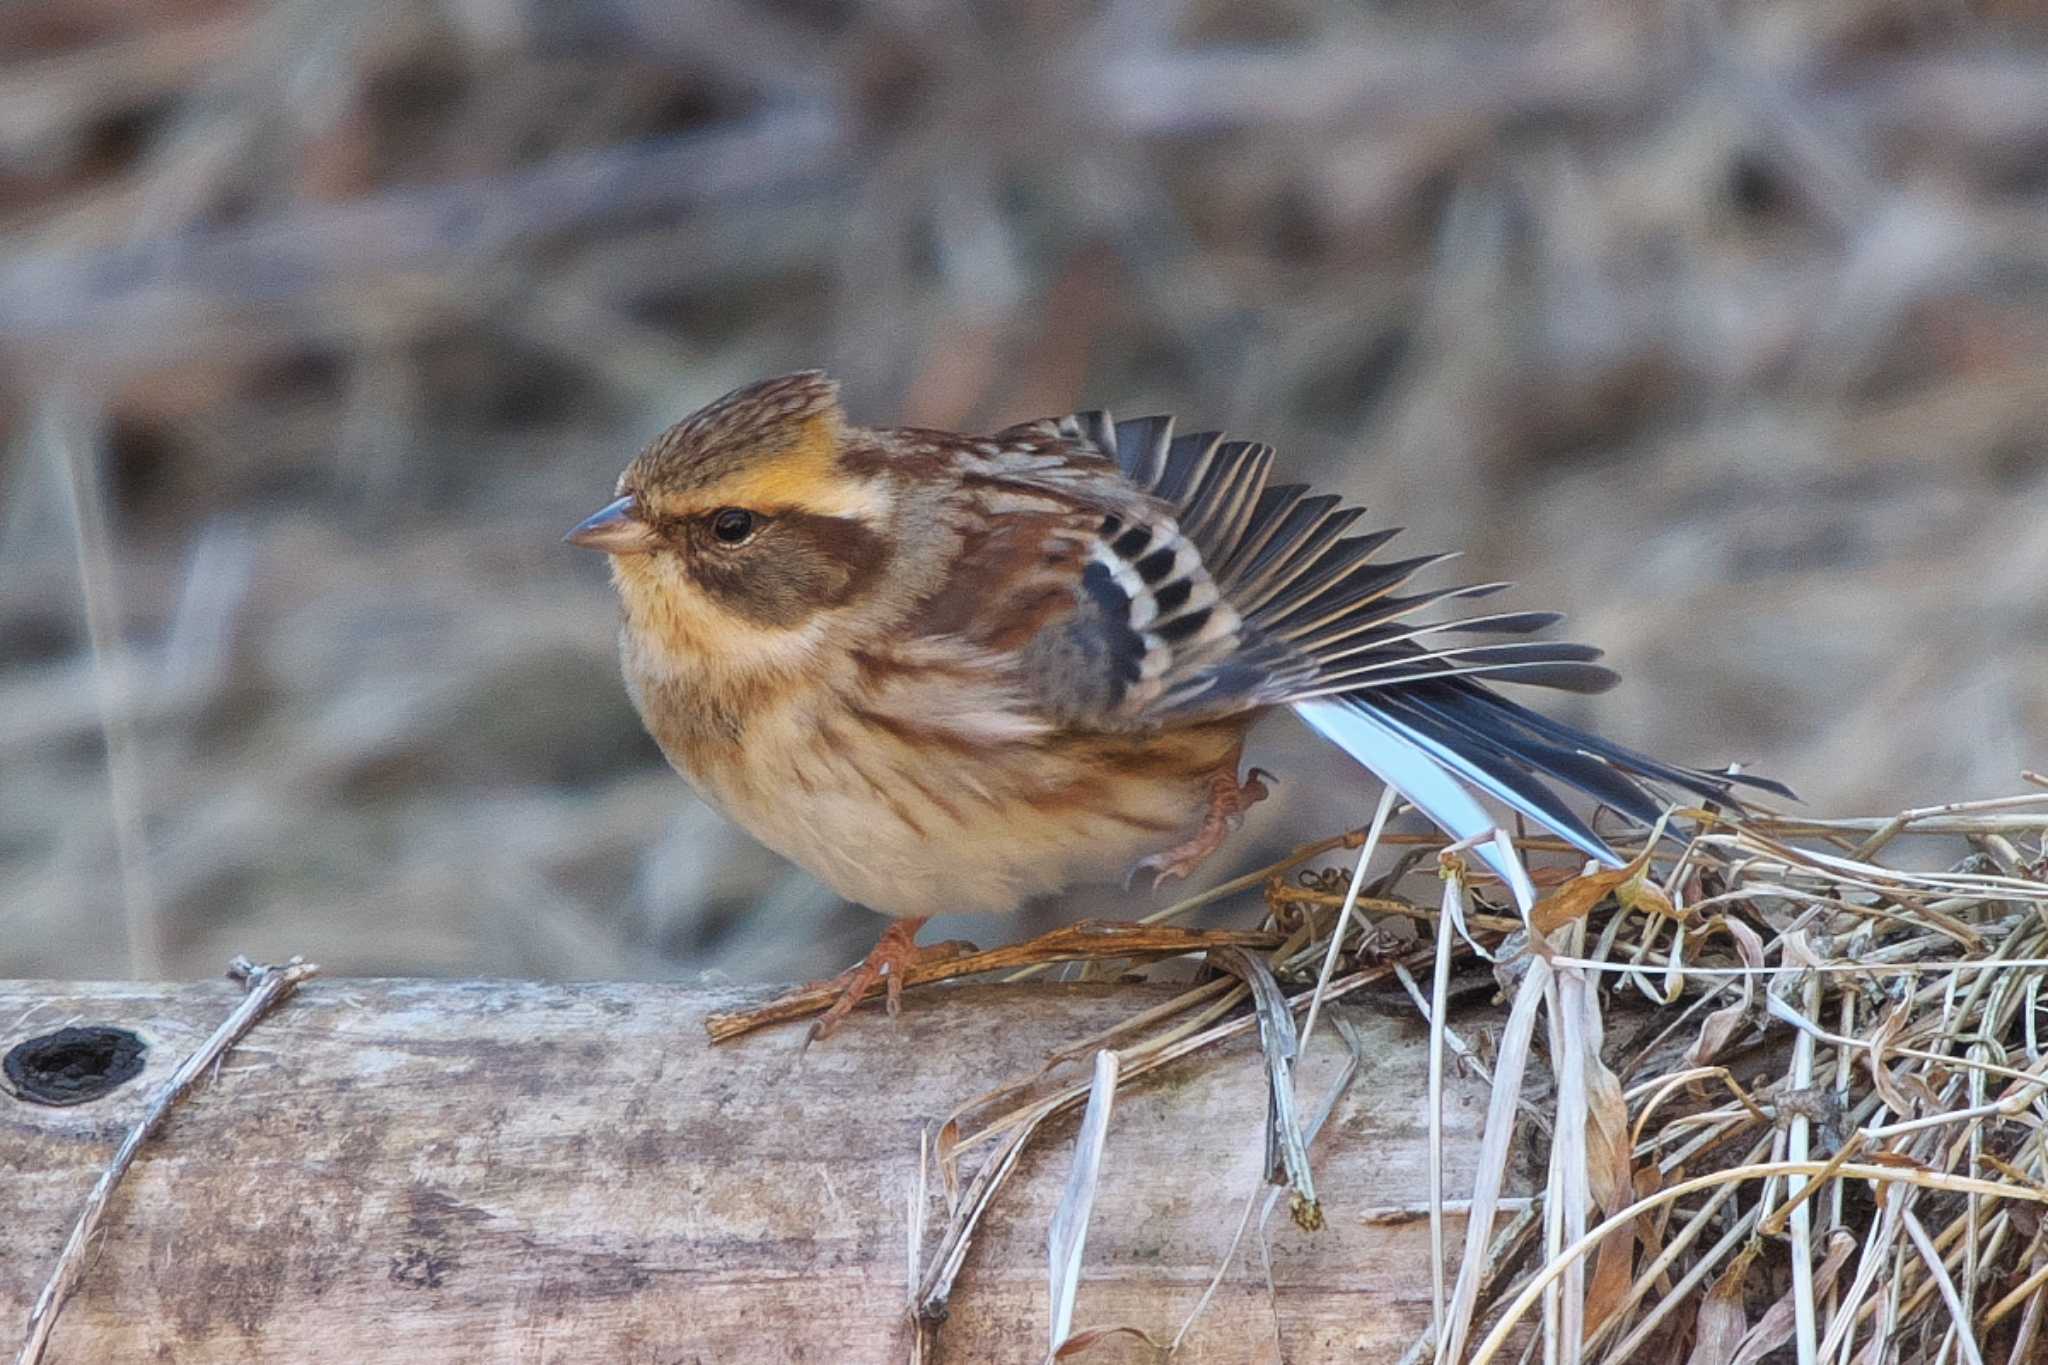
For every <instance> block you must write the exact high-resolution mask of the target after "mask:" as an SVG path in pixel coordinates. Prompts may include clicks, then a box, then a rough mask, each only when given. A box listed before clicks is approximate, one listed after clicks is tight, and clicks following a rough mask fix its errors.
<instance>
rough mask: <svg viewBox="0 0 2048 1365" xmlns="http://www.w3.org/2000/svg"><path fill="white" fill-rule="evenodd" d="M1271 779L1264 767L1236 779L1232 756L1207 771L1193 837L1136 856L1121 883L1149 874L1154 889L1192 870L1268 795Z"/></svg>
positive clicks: (1272, 777) (1220, 845)
mask: <svg viewBox="0 0 2048 1365" xmlns="http://www.w3.org/2000/svg"><path fill="white" fill-rule="evenodd" d="M1275 780H1277V779H1275V778H1274V776H1273V774H1271V773H1269V772H1267V771H1266V770H1265V769H1263V768H1253V769H1251V770H1250V771H1249V772H1247V773H1246V774H1245V775H1244V781H1242V782H1240V781H1238V780H1237V762H1236V759H1235V758H1233V759H1232V760H1231V763H1230V766H1229V767H1227V768H1222V769H1219V770H1218V771H1216V772H1213V773H1211V774H1210V775H1209V807H1208V809H1207V810H1206V811H1205V812H1204V813H1203V815H1202V827H1201V828H1200V829H1198V830H1196V831H1195V837H1194V838H1192V839H1190V840H1188V841H1187V842H1186V843H1184V844H1176V845H1174V846H1173V847H1172V848H1169V849H1167V850H1165V851H1164V852H1162V853H1155V854H1153V855H1152V856H1151V857H1149V858H1140V859H1139V860H1138V861H1137V862H1136V863H1134V864H1132V866H1131V870H1130V873H1129V875H1128V876H1126V877H1125V878H1124V885H1125V886H1130V885H1131V884H1132V883H1134V882H1136V881H1137V880H1138V876H1139V874H1140V873H1144V872H1150V873H1151V874H1152V885H1153V886H1154V887H1155V888H1156V887H1158V886H1159V885H1161V884H1162V883H1164V882H1167V881H1170V880H1172V879H1174V878H1176V877H1185V876H1187V875H1188V873H1190V872H1193V871H1194V870H1195V869H1196V868H1198V867H1200V866H1201V865H1202V863H1203V862H1204V861H1205V860H1206V859H1207V858H1208V856H1209V855H1210V854H1211V853H1214V852H1215V851H1216V850H1217V849H1219V848H1221V847H1222V846H1223V841H1224V840H1225V839H1227V838H1229V837H1230V836H1231V835H1232V834H1233V833H1235V832H1236V830H1237V828H1238V826H1240V825H1242V824H1243V823H1244V813H1245V812H1246V811H1248V810H1250V809H1251V808H1252V807H1253V806H1255V805H1257V804H1258V803H1259V802H1261V801H1263V800H1265V799H1266V797H1267V796H1268V795H1270V793H1269V792H1268V790H1267V788H1266V784H1267V783H1268V782H1272V781H1275Z"/></svg>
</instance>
